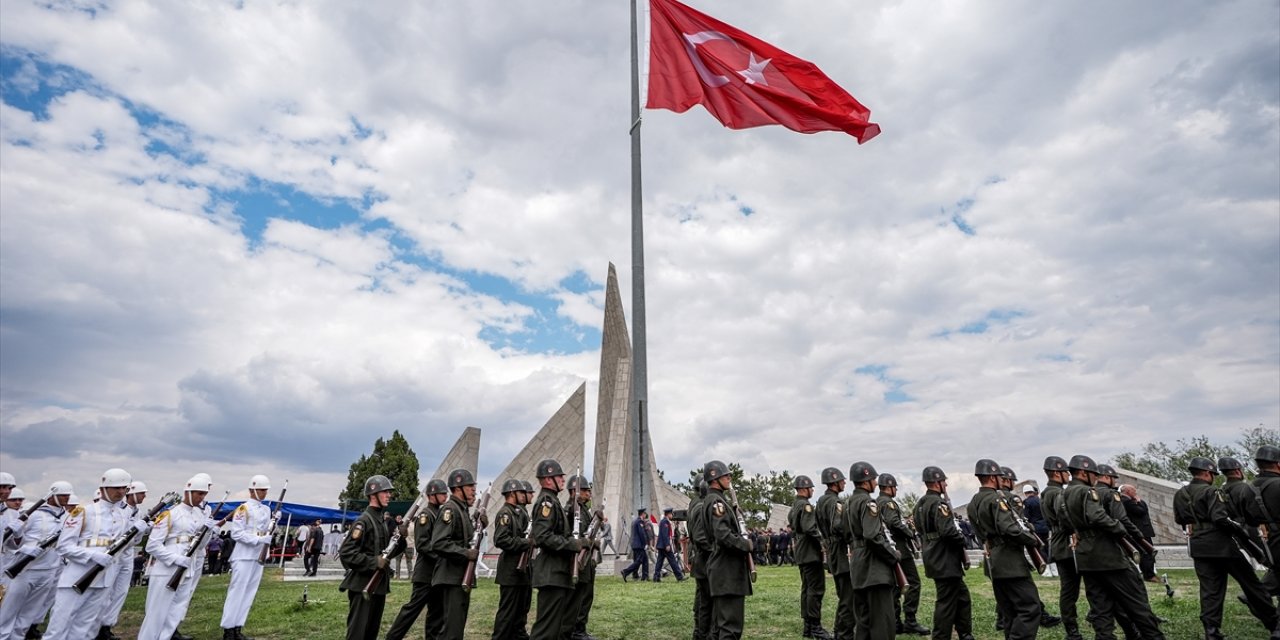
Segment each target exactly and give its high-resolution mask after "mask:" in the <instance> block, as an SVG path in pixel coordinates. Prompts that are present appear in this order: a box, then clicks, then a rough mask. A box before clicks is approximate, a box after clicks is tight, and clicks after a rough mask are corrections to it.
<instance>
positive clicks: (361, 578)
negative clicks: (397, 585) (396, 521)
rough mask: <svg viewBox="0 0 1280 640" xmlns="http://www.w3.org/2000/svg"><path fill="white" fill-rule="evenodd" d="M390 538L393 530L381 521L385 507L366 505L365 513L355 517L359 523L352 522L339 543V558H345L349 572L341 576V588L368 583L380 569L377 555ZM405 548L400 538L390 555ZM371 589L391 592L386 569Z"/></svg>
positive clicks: (392, 556)
mask: <svg viewBox="0 0 1280 640" xmlns="http://www.w3.org/2000/svg"><path fill="white" fill-rule="evenodd" d="M390 542H391V532H390V531H388V530H387V526H386V525H385V524H383V523H382V509H376V508H374V507H369V508H367V509H365V510H364V513H361V514H360V517H359V518H357V519H356V523H355V524H353V525H351V531H349V532H348V533H347V537H346V538H344V539H343V540H342V546H340V547H338V558H339V559H340V560H341V561H342V567H343V568H344V569H346V570H347V575H346V577H344V578H343V579H342V584H340V585H338V590H339V591H361V590H363V589H364V587H365V585H366V584H369V579H370V578H372V577H373V572H374V571H376V570H377V569H378V557H379V556H381V555H382V551H383V550H384V549H386V548H387V544H388V543H390ZM404 548H405V541H404V539H401V540H400V544H398V545H396V548H395V549H393V550H392V551H391V554H390V555H389V556H388V557H389V558H394V557H396V556H398V555H400V554H401V553H403V552H404ZM371 593H374V594H379V595H386V594H388V593H391V580H390V579H389V578H388V577H387V576H386V572H385V571H383V576H382V579H381V580H379V581H378V585H377V586H376V587H375V588H374V590H373V591H372V592H371Z"/></svg>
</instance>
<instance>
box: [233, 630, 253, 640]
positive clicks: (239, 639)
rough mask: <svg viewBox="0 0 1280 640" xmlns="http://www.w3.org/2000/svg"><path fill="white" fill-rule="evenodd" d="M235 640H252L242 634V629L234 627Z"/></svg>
mask: <svg viewBox="0 0 1280 640" xmlns="http://www.w3.org/2000/svg"><path fill="white" fill-rule="evenodd" d="M236 640H253V638H250V637H249V636H246V635H245V634H244V627H236Z"/></svg>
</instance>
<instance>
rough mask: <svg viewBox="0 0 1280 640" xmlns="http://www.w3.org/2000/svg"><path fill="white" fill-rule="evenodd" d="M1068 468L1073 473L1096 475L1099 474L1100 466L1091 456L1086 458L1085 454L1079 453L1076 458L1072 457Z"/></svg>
mask: <svg viewBox="0 0 1280 640" xmlns="http://www.w3.org/2000/svg"><path fill="white" fill-rule="evenodd" d="M1067 468H1068V469H1070V470H1072V471H1092V472H1094V473H1097V472H1098V464H1097V463H1096V462H1094V461H1093V458H1090V457H1089V456H1086V455H1084V454H1079V453H1077V454H1076V455H1074V456H1071V462H1068V463H1067Z"/></svg>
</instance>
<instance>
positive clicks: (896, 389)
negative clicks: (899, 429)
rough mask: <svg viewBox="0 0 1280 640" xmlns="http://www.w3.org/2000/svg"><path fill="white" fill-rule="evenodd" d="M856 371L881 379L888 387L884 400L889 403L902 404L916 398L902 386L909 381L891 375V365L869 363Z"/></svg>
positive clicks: (859, 373)
mask: <svg viewBox="0 0 1280 640" xmlns="http://www.w3.org/2000/svg"><path fill="white" fill-rule="evenodd" d="M853 372H854V373H856V374H858V375H862V376H869V377H872V378H875V379H876V380H879V381H880V382H882V383H884V384H885V386H887V387H888V390H887V391H885V392H884V401H885V402H886V403H887V404H902V403H904V402H910V401H912V400H915V398H914V397H912V396H911V395H910V394H908V393H907V392H906V391H903V390H902V388H903V387H904V386H906V384H907V381H906V380H903V379H901V378H895V377H893V376H891V375H889V366H888V365H884V364H868V365H863V366H861V367H858V368H857V369H854V370H853Z"/></svg>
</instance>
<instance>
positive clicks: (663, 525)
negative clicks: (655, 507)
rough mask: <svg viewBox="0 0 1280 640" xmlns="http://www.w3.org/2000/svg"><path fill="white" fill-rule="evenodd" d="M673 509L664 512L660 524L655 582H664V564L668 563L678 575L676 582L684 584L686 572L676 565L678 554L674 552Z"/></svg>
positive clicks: (654, 570) (654, 568)
mask: <svg viewBox="0 0 1280 640" xmlns="http://www.w3.org/2000/svg"><path fill="white" fill-rule="evenodd" d="M672 511H673V509H672V508H671V507H667V508H665V509H663V510H662V520H661V521H659V522H658V561H657V564H656V565H655V566H654V567H653V581H654V582H662V563H663V561H666V563H667V565H668V566H669V567H671V572H672V573H674V574H676V580H677V581H679V582H684V572H683V571H681V570H680V565H679V564H677V563H676V554H675V552H674V547H675V544H674V542H675V541H674V540H673V538H674V536H673V535H672V534H673V532H674V530H675V525H674V523H672V522H671V513H672Z"/></svg>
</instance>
